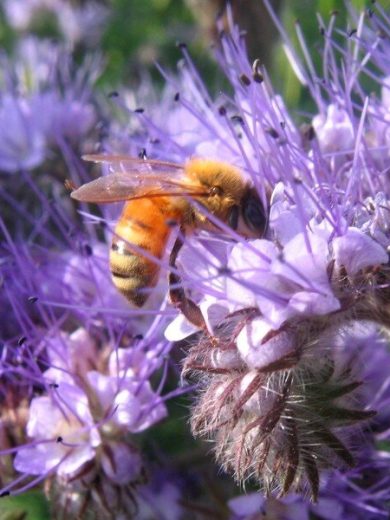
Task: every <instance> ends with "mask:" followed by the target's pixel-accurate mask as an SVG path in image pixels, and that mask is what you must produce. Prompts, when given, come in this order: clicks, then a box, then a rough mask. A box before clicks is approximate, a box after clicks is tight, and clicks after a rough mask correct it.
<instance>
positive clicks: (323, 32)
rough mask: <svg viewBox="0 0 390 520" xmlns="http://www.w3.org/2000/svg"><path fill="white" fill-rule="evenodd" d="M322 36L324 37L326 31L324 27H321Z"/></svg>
mask: <svg viewBox="0 0 390 520" xmlns="http://www.w3.org/2000/svg"><path fill="white" fill-rule="evenodd" d="M320 34H321V36H324V34H325V29H324V28H323V27H320Z"/></svg>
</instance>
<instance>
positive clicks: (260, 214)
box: [242, 194, 266, 234]
mask: <svg viewBox="0 0 390 520" xmlns="http://www.w3.org/2000/svg"><path fill="white" fill-rule="evenodd" d="M242 214H243V217H244V220H245V223H246V225H247V226H248V227H249V228H250V229H251V230H252V231H258V232H259V233H260V234H262V233H263V232H264V229H265V226H266V217H265V214H264V209H263V206H262V204H261V202H260V199H259V197H258V196H257V195H253V194H251V195H249V197H248V198H247V199H246V200H245V203H244V205H243V208H242Z"/></svg>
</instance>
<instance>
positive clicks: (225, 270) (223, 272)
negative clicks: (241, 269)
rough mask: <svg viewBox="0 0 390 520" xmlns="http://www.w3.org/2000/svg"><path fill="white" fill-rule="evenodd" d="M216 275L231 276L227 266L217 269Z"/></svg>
mask: <svg viewBox="0 0 390 520" xmlns="http://www.w3.org/2000/svg"><path fill="white" fill-rule="evenodd" d="M218 273H219V274H221V275H229V274H231V270H230V269H229V267H228V266H227V265H222V266H221V267H219V268H218Z"/></svg>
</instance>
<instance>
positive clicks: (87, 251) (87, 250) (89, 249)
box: [84, 244, 93, 256]
mask: <svg viewBox="0 0 390 520" xmlns="http://www.w3.org/2000/svg"><path fill="white" fill-rule="evenodd" d="M84 251H85V254H86V255H87V256H92V255H93V250H92V247H91V246H90V245H89V244H85V246H84Z"/></svg>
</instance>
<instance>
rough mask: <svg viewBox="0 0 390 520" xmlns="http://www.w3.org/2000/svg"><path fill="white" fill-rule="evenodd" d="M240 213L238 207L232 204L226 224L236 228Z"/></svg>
mask: <svg viewBox="0 0 390 520" xmlns="http://www.w3.org/2000/svg"><path fill="white" fill-rule="evenodd" d="M239 215H240V209H239V207H238V206H233V207H232V209H231V210H230V213H229V217H228V225H229V226H230V227H231V228H232V229H234V230H236V229H237V227H238V217H239Z"/></svg>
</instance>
